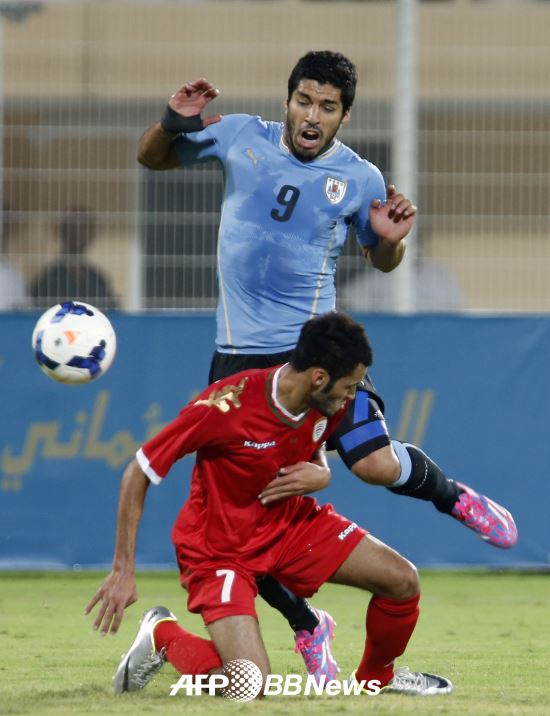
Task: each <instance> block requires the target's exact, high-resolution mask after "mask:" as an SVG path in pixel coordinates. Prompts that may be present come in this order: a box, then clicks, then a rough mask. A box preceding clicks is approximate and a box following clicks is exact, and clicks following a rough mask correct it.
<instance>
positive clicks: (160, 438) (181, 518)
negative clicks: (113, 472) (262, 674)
mask: <svg viewBox="0 0 550 716" xmlns="http://www.w3.org/2000/svg"><path fill="white" fill-rule="evenodd" d="M280 370H281V368H268V369H265V370H249V371H243V372H241V373H237V374H236V375H233V376H230V377H228V378H224V379H223V380H220V381H218V382H217V383H214V384H213V385H211V386H209V387H208V388H207V389H206V390H205V391H203V392H202V393H201V394H200V395H199V396H198V398H196V399H195V400H193V401H192V402H191V403H189V404H188V405H187V406H186V407H185V408H184V409H183V410H182V411H181V412H180V414H179V416H178V417H177V418H176V419H175V420H174V421H173V422H171V423H170V424H169V425H167V426H166V427H165V428H164V429H163V430H162V431H161V432H160V433H159V434H158V435H157V436H156V437H154V438H153V439H152V440H150V441H149V442H147V443H145V444H144V445H143V446H142V447H141V448H140V450H138V453H137V459H138V461H139V464H140V466H141V468H142V470H143V471H144V472H145V473H146V474H147V476H148V477H149V479H150V480H151V481H152V482H154V483H158V482H160V481H161V480H162V478H164V477H165V476H166V475H167V474H168V472H169V470H170V468H171V467H172V465H173V464H174V463H175V462H176V461H177V460H179V459H180V458H182V457H183V456H184V455H187V454H188V453H192V452H195V451H196V453H197V455H196V463H195V466H194V468H193V474H192V480H191V494H190V497H189V499H188V500H187V502H186V503H185V504H184V505H183V507H182V509H181V511H180V513H179V515H178V517H177V519H176V522H175V524H174V528H173V531H172V539H173V541H174V543H175V544H176V545H177V546H178V547H180V548H183V549H184V550H185V552H186V553H187V554H188V556H189V559H191V560H193V561H195V560H197V559H198V560H202V559H204V560H209V559H219V558H224V557H227V558H229V559H231V560H235V559H238V560H246V561H249V560H251V559H253V558H254V557H255V556H258V555H259V554H261V553H263V552H265V550H269V549H270V548H271V547H273V546H274V545H276V544H277V542H278V541H279V540H280V539H281V538H282V536H283V535H284V533H285V530H286V529H287V527H288V526H289V525H291V524H292V522H293V518H295V517H297V515H298V513H299V510H300V507H301V506H302V507H303V501H304V500H308V501H310V500H311V498H304V497H299V496H296V497H289V498H286V499H283V500H280V501H277V502H275V503H273V504H270V505H266V506H263V505H262V504H261V503H260V501H259V500H258V495H259V494H260V492H261V491H262V489H263V488H264V487H265V486H266V485H268V484H269V483H270V482H271V481H272V480H273V479H274V478H275V476H276V475H277V474H278V472H279V470H280V469H281V468H282V467H285V466H287V465H293V464H295V463H298V462H300V461H309V460H311V458H312V457H313V455H314V453H315V452H316V450H317V449H318V448H319V447H320V445H321V444H322V443H323V442H324V441H325V440H326V439H327V437H328V436H329V435H330V433H331V432H332V431H333V430H334V429H335V427H336V426H337V425H338V423H339V422H340V420H341V418H342V417H343V416H344V413H345V407H346V406H344V409H342V410H340V411H338V413H337V414H336V415H335V416H332V417H330V418H327V417H325V416H324V415H322V414H321V413H320V412H318V411H316V410H314V409H310V410H308V411H306V412H305V413H303V414H302V415H299V416H294V415H291V414H290V413H288V411H286V410H285V409H284V408H283V407H282V406H281V405H280V404H279V403H278V401H277V398H276V390H277V380H278V376H279V372H280Z"/></svg>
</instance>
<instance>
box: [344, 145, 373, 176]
mask: <svg viewBox="0 0 550 716" xmlns="http://www.w3.org/2000/svg"><path fill="white" fill-rule="evenodd" d="M338 155H339V159H341V160H342V159H343V160H345V161H347V162H349V163H350V164H351V165H352V166H355V167H356V168H357V170H358V171H361V172H364V173H365V174H366V175H370V174H375V175H377V176H382V172H381V171H380V169H379V168H378V167H377V166H376V164H374V163H373V162H371V161H369V160H368V159H367V158H366V157H362V156H361V155H360V154H358V153H357V152H356V151H355V149H352V148H351V147H350V146H348V145H347V144H344V143H343V142H340V146H339V152H338Z"/></svg>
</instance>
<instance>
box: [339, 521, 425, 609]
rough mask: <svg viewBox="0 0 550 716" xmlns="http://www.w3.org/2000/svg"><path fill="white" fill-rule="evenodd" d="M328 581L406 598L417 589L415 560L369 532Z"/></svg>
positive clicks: (391, 596) (379, 593)
mask: <svg viewBox="0 0 550 716" xmlns="http://www.w3.org/2000/svg"><path fill="white" fill-rule="evenodd" d="M329 581H330V582H334V583H335V584H345V585H347V586H350V587H358V588H359V589H366V590H368V591H369V592H372V593H373V594H377V595H380V596H382V597H388V598H390V599H408V598H409V597H413V596H415V595H418V593H419V591H420V583H419V579H418V572H417V571H416V567H415V566H414V564H412V562H409V560H408V559H405V557H403V556H401V555H400V554H399V552H396V551H395V550H394V549H392V548H391V547H388V545H386V544H384V543H383V542H381V541H380V540H379V539H377V538H376V537H373V536H372V535H370V534H369V535H366V536H365V537H363V539H362V540H361V541H360V542H359V543H358V544H357V545H356V547H355V548H354V549H353V551H352V552H351V554H350V555H349V556H348V557H347V559H346V560H345V561H344V562H343V563H342V564H341V565H340V567H339V568H338V569H337V570H336V572H335V573H334V574H333V575H332V577H331V578H330V579H329Z"/></svg>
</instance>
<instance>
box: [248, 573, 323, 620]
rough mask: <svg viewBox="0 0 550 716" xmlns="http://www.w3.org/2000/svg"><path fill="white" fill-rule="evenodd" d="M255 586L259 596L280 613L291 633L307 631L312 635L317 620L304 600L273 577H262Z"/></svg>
mask: <svg viewBox="0 0 550 716" xmlns="http://www.w3.org/2000/svg"><path fill="white" fill-rule="evenodd" d="M257 584H258V592H259V594H260V596H261V597H263V598H264V599H265V601H266V602H267V603H268V604H269V605H270V606H272V607H274V608H275V609H277V610H278V611H279V612H281V614H282V615H283V616H284V618H285V619H286V620H287V621H288V623H289V624H290V628H291V629H292V630H293V631H300V630H302V629H307V631H309V632H310V633H311V634H313V630H314V629H315V627H316V626H317V625H318V624H319V620H318V619H317V617H316V615H315V612H314V611H313V608H312V607H311V605H310V604H309V602H308V601H307V600H306V599H303V598H302V597H297V596H296V595H295V594H293V593H292V592H290V591H289V590H288V589H286V588H285V587H283V585H282V584H280V583H279V582H277V580H275V579H273V577H269V576H267V577H262V578H261V579H258V580H257Z"/></svg>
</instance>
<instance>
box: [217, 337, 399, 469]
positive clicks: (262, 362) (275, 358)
mask: <svg viewBox="0 0 550 716" xmlns="http://www.w3.org/2000/svg"><path fill="white" fill-rule="evenodd" d="M291 355H292V351H286V352H285V353H270V354H238V355H235V354H233V353H218V351H216V352H215V353H214V355H213V357H212V362H211V364H210V374H209V377H208V382H209V383H213V382H214V381H216V380H220V379H221V378H226V377H227V376H228V375H232V374H233V373H239V372H240V371H241V370H250V369H252V368H270V367H271V366H276V365H281V364H282V363H286V362H287V361H288V359H289V358H290V356H291ZM389 444H390V436H389V434H388V428H387V427H386V421H385V419H384V402H383V401H382V398H381V397H380V396H379V395H378V393H377V392H376V390H375V389H374V386H373V384H372V382H371V380H370V378H369V376H368V375H367V376H365V379H364V380H363V382H362V384H361V385H360V386H359V388H358V389H357V393H356V395H355V399H354V400H352V402H351V403H350V404H349V406H348V409H347V411H346V414H345V416H344V418H343V419H342V421H341V422H340V424H339V425H338V427H337V428H336V430H335V431H334V433H332V435H331V436H330V438H329V439H328V441H327V450H338V453H339V455H340V457H341V458H342V460H343V461H344V463H345V464H346V466H347V467H348V468H350V469H351V467H352V466H353V465H354V464H355V463H356V462H358V461H359V460H361V459H362V458H364V457H366V456H367V455H370V453H372V452H375V451H376V450H380V448H383V447H385V446H386V445H389Z"/></svg>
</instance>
